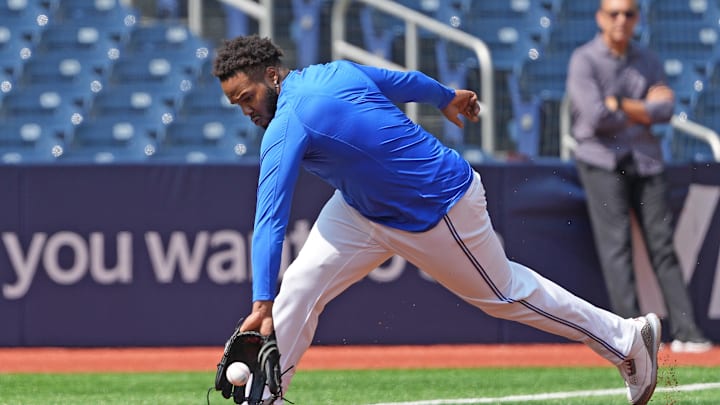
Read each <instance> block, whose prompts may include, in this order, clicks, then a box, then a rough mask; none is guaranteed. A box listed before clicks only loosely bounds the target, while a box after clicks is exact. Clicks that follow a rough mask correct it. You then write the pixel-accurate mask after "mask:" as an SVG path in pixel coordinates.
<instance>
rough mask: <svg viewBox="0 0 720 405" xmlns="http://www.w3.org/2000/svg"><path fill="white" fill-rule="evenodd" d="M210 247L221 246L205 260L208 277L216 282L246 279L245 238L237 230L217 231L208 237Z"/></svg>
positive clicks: (233, 281) (237, 281)
mask: <svg viewBox="0 0 720 405" xmlns="http://www.w3.org/2000/svg"><path fill="white" fill-rule="evenodd" d="M210 247H213V248H222V249H221V250H218V251H217V252H216V253H213V254H212V255H211V256H210V257H209V258H208V262H207V271H208V277H209V278H210V280H212V281H213V282H215V283H217V284H229V283H241V282H244V281H247V279H248V271H247V252H246V249H245V239H244V238H243V236H242V235H241V234H240V233H239V232H235V231H230V230H225V231H218V232H215V233H213V234H212V236H211V237H210Z"/></svg>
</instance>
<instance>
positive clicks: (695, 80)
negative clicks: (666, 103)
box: [663, 58, 709, 112]
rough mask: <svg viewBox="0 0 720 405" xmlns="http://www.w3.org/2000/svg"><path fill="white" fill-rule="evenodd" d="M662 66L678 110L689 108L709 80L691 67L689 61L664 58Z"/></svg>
mask: <svg viewBox="0 0 720 405" xmlns="http://www.w3.org/2000/svg"><path fill="white" fill-rule="evenodd" d="M663 66H664V70H665V77H666V79H667V83H668V86H670V88H672V89H673V91H674V92H675V103H676V104H677V106H678V107H679V111H680V112H682V111H686V110H688V109H690V108H691V107H692V106H693V105H694V104H695V102H696V100H697V97H698V95H699V94H700V92H702V91H703V90H704V88H705V86H706V85H707V83H706V82H708V81H709V80H707V79H706V76H704V75H701V74H700V73H698V72H697V71H696V70H695V69H693V66H692V64H691V63H687V62H684V61H683V60H680V59H676V58H670V59H666V60H664V61H663Z"/></svg>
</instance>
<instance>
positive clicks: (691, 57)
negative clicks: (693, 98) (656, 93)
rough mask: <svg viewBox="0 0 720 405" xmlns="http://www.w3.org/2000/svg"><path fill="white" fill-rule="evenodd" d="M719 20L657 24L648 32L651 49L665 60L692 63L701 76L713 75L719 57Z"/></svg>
mask: <svg viewBox="0 0 720 405" xmlns="http://www.w3.org/2000/svg"><path fill="white" fill-rule="evenodd" d="M719 35H720V30H719V29H718V25H717V21H716V22H712V23H708V22H705V21H690V22H688V21H674V22H670V21H668V22H665V23H662V24H654V25H652V26H651V27H650V28H649V31H648V32H647V36H648V46H649V47H650V49H653V50H655V51H656V52H657V53H658V54H659V55H660V56H661V57H662V58H663V59H665V60H670V59H675V60H678V61H679V62H680V63H683V64H690V65H691V66H693V67H694V68H695V69H697V70H698V72H699V73H700V74H702V75H707V74H709V73H710V72H711V70H712V67H713V65H714V64H715V63H716V61H717V60H718V55H719V54H720V41H719V40H718V36H719Z"/></svg>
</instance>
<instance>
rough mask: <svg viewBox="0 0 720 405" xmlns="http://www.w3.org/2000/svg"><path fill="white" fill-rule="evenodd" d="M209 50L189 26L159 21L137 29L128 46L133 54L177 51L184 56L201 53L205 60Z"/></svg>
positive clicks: (208, 46) (206, 44)
mask: <svg viewBox="0 0 720 405" xmlns="http://www.w3.org/2000/svg"><path fill="white" fill-rule="evenodd" d="M209 49H210V45H209V44H208V43H207V42H206V41H205V40H203V39H202V38H200V37H198V36H197V35H195V34H193V33H192V32H191V31H190V29H189V28H188V27H187V25H184V24H180V23H176V22H169V21H157V22H155V23H153V24H150V25H141V26H138V27H136V28H135V29H134V30H133V31H132V34H131V35H130V39H129V41H128V44H127V50H128V51H129V52H133V53H134V52H142V51H150V52H157V51H165V52H166V53H170V52H172V51H176V52H180V54H182V55H183V56H184V55H195V54H197V53H200V54H203V55H202V56H204V57H205V58H206V57H207V56H208V55H209Z"/></svg>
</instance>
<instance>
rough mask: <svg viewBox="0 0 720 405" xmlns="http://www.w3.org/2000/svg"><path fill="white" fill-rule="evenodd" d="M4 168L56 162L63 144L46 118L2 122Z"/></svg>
mask: <svg viewBox="0 0 720 405" xmlns="http://www.w3.org/2000/svg"><path fill="white" fill-rule="evenodd" d="M0 126H1V127H2V131H0V164H17V163H33V162H35V163H37V162H52V161H55V160H56V158H57V157H58V156H60V155H61V154H62V151H63V146H62V145H63V142H62V140H61V139H59V138H57V137H56V136H55V134H54V133H53V132H52V126H51V125H47V119H45V118H42V117H2V118H0Z"/></svg>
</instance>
